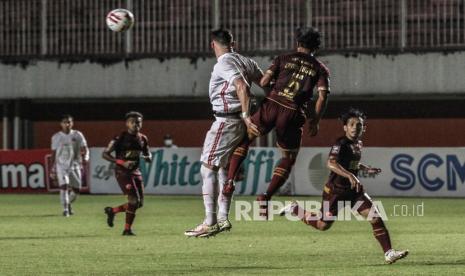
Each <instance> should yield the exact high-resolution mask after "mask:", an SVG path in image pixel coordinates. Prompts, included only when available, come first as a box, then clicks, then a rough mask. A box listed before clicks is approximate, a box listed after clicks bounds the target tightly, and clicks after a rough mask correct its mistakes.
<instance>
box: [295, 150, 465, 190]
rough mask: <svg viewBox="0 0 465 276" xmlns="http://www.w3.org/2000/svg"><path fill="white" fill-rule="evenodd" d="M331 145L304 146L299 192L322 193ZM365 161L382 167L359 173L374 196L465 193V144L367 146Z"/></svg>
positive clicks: (298, 167)
mask: <svg viewBox="0 0 465 276" xmlns="http://www.w3.org/2000/svg"><path fill="white" fill-rule="evenodd" d="M328 154H329V148H303V149H302V150H301V152H300V153H299V157H298V160H297V162H296V166H295V168H294V191H295V194H297V195H319V194H321V191H322V187H323V185H324V184H325V182H326V179H327V176H328V174H329V170H328V169H327V168H326V160H327V157H328ZM361 162H362V163H364V164H366V165H371V166H373V167H378V168H381V169H382V172H381V174H379V175H377V176H374V177H369V176H367V175H364V174H363V173H360V174H359V179H360V181H361V182H362V184H363V186H364V187H365V190H366V191H367V193H368V194H370V195H374V196H419V197H465V148H375V147H373V148H364V149H363V151H362V160H361Z"/></svg>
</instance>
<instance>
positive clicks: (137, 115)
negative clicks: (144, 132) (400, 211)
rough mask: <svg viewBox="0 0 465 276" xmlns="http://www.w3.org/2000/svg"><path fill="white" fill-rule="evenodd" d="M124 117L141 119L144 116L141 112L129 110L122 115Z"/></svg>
mask: <svg viewBox="0 0 465 276" xmlns="http://www.w3.org/2000/svg"><path fill="white" fill-rule="evenodd" d="M124 118H125V119H126V120H127V119H129V118H141V119H144V116H143V115H142V113H140V112H137V111H129V112H128V113H126V115H125V116H124Z"/></svg>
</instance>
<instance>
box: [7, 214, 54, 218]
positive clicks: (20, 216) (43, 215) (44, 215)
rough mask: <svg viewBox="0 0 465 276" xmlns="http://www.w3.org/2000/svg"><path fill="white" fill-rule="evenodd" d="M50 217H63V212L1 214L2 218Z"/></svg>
mask: <svg viewBox="0 0 465 276" xmlns="http://www.w3.org/2000/svg"><path fill="white" fill-rule="evenodd" d="M13 217H14V218H48V217H62V215H61V214H41V215H16V214H15V215H0V218H13Z"/></svg>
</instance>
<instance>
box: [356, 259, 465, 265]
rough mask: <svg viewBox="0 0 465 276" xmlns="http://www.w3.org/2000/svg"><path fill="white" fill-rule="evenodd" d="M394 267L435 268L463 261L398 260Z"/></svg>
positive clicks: (462, 262) (464, 262) (463, 261)
mask: <svg viewBox="0 0 465 276" xmlns="http://www.w3.org/2000/svg"><path fill="white" fill-rule="evenodd" d="M385 265H386V264H371V265H365V266H385ZM394 265H395V266H398V265H408V266H411V265H419V266H430V265H434V266H437V265H459V266H461V265H465V259H463V260H456V261H443V262H442V261H432V260H431V261H429V260H426V261H413V262H410V261H408V260H400V261H398V262H396V263H395V264H394Z"/></svg>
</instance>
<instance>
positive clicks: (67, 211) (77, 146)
mask: <svg viewBox="0 0 465 276" xmlns="http://www.w3.org/2000/svg"><path fill="white" fill-rule="evenodd" d="M73 124H74V122H73V117H72V116H71V115H68V114H66V115H63V116H62V117H61V122H60V125H61V131H60V132H57V133H55V135H53V136H52V146H51V148H52V164H53V166H52V173H51V174H52V175H51V176H52V178H56V179H57V181H58V184H59V185H60V201H61V204H62V206H63V216H65V217H69V216H70V215H72V214H73V211H72V209H71V203H72V202H73V201H74V200H76V197H77V193H79V190H80V189H81V184H82V183H81V182H82V180H81V170H82V167H83V161H84V162H87V161H89V149H88V147H87V141H86V138H84V135H83V134H82V133H81V132H80V131H77V130H74V129H73Z"/></svg>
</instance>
